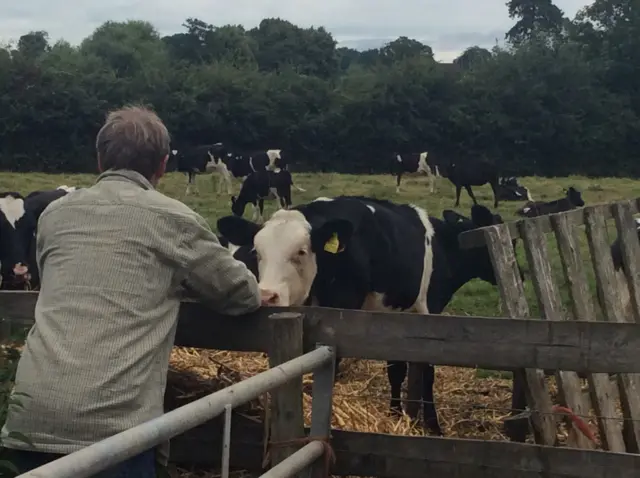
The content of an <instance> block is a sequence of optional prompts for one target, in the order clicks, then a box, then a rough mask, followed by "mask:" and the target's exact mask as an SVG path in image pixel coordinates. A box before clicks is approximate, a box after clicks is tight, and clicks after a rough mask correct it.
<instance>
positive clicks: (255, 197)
mask: <svg viewBox="0 0 640 478" xmlns="http://www.w3.org/2000/svg"><path fill="white" fill-rule="evenodd" d="M291 186H293V178H292V177H291V173H290V172H289V171H287V170H285V169H279V170H278V171H257V172H254V173H251V174H249V176H247V177H246V179H245V180H244V182H243V183H242V187H241V188H240V193H239V194H238V197H237V198H236V197H235V196H233V197H232V198H231V211H232V212H233V214H235V215H236V216H241V217H242V215H243V214H244V210H245V207H246V205H247V204H252V205H253V218H252V220H253V221H260V222H263V221H264V200H265V199H276V200H277V201H278V203H279V206H280V208H281V209H287V208H289V207H290V206H291Z"/></svg>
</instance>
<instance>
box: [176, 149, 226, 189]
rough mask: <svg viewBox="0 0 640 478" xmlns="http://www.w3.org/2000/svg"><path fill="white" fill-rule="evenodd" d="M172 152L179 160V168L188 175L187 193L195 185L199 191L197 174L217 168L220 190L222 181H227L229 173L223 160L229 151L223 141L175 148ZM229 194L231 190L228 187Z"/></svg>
mask: <svg viewBox="0 0 640 478" xmlns="http://www.w3.org/2000/svg"><path fill="white" fill-rule="evenodd" d="M171 154H172V155H173V156H174V157H175V158H176V160H177V170H178V171H180V172H181V173H185V174H186V175H187V190H186V192H185V194H187V195H188V194H189V193H190V192H191V188H192V187H193V186H195V190H196V193H199V192H200V191H199V189H198V183H197V181H196V175H197V174H201V173H205V172H207V171H209V170H215V171H217V172H218V173H219V175H220V176H219V177H220V179H219V183H218V191H219V190H220V188H221V185H222V182H223V181H225V178H226V176H225V173H226V174H228V171H227V166H226V164H225V162H223V161H221V160H223V159H226V158H227V157H228V154H229V153H228V152H227V151H226V149H225V146H224V145H223V144H222V143H215V144H205V145H200V146H194V147H191V148H185V149H179V150H178V149H174V150H172V151H171ZM228 192H229V194H231V190H230V189H228Z"/></svg>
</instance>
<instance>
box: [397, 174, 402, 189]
mask: <svg viewBox="0 0 640 478" xmlns="http://www.w3.org/2000/svg"><path fill="white" fill-rule="evenodd" d="M401 179H402V171H400V172H399V173H398V176H397V178H396V193H400V180H401Z"/></svg>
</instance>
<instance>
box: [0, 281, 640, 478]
mask: <svg viewBox="0 0 640 478" xmlns="http://www.w3.org/2000/svg"><path fill="white" fill-rule="evenodd" d="M36 298H37V292H5V293H0V316H1V317H5V318H7V319H11V320H12V321H15V320H17V321H19V322H22V323H23V324H28V323H29V322H32V320H33V312H34V306H35V301H36ZM281 310H284V309H280V310H279V309H277V308H269V309H262V310H260V311H258V312H257V313H254V314H250V315H247V316H244V317H233V318H229V317H223V316H218V315H216V314H214V313H212V312H211V311H210V310H208V309H206V308H205V307H204V306H202V305H200V304H198V303H197V302H191V301H186V302H184V303H183V304H182V308H181V311H180V317H179V323H178V331H177V334H176V342H175V343H176V345H179V346H188V347H201V348H212V349H222V350H236V351H248V352H269V350H270V348H271V347H270V343H271V339H270V336H271V334H270V332H269V328H270V325H269V320H267V319H268V315H270V314H272V313H274V312H279V311H281ZM286 310H287V311H289V312H300V313H301V314H303V327H302V329H303V330H302V332H303V333H302V336H301V337H299V338H298V339H296V338H295V337H292V338H291V341H290V343H289V345H288V346H287V349H289V350H293V349H295V348H296V347H297V349H298V353H303V352H307V351H310V350H312V349H314V348H315V346H316V344H318V343H322V344H326V345H331V346H333V347H334V348H336V353H337V354H338V356H340V357H353V358H361V359H374V360H387V359H392V360H406V361H414V362H430V363H433V364H437V365H453V366H466V367H476V366H483V367H485V368H489V369H497V370H511V369H515V368H533V369H536V368H541V369H553V370H555V369H558V368H561V369H564V370H571V371H575V372H583V373H593V372H602V373H606V372H614V373H615V372H625V373H628V372H640V361H638V360H637V358H638V357H639V356H640V328H639V327H637V326H636V325H635V324H626V323H613V324H612V323H602V322H586V321H572V322H564V321H541V320H536V319H511V318H509V319H506V318H505V319H503V318H484V317H453V316H440V315H424V316H422V315H417V314H406V313H393V314H391V313H375V312H364V311H351V310H339V309H327V308H315V307H312V308H290V309H286ZM612 345H614V346H615V347H612ZM271 349H272V348H271ZM271 353H274V352H273V349H272V352H271ZM294 388H295V392H294V391H293V389H294ZM290 393H291V395H290V397H289V398H288V403H289V404H290V405H291V406H290V408H289V410H288V413H287V414H288V416H289V419H290V422H291V423H296V425H295V426H291V427H290V428H289V432H290V431H291V430H296V429H297V435H298V436H300V437H302V436H304V431H303V430H302V429H301V426H300V424H301V423H303V421H302V401H301V396H300V394H301V382H300V383H296V384H295V385H293V384H292V387H291V390H290ZM221 436H222V427H221V423H220V422H219V421H218V420H214V421H212V422H210V423H209V424H207V425H202V426H200V427H198V428H196V429H194V430H192V431H190V432H186V433H185V434H183V435H181V436H179V437H176V438H175V439H173V440H172V446H171V450H172V451H171V455H172V459H173V460H174V461H176V462H190V463H194V464H201V465H211V466H217V465H219V463H220V460H219V457H218V455H219V453H218V450H219V449H220V448H219V447H220V446H221V440H222V438H221ZM288 438H291V436H290V435H289V437H288ZM231 444H232V445H231V457H230V463H231V466H235V467H240V468H243V469H248V470H250V471H256V472H260V471H262V458H263V453H264V429H263V425H262V424H258V423H255V422H251V421H249V420H247V419H243V418H241V417H239V416H235V417H234V421H233V425H232V430H231ZM331 445H332V447H333V449H334V451H335V454H336V462H335V464H334V465H333V468H332V474H334V475H343V476H346V475H357V476H381V477H383V476H384V477H389V478H404V477H415V476H428V474H430V473H433V474H434V476H449V477H452V478H462V477H465V478H471V477H473V478H476V477H499V478H501V477H504V478H507V477H509V478H532V477H545V478H549V477H553V478H556V477H557V478H560V477H562V478H569V477H572V478H573V477H575V478H591V477H593V478H596V477H598V478H601V477H602V476H613V475H614V474H615V476H616V478H630V477H631V476H635V475H636V473H637V470H639V469H640V455H632V454H626V453H623V454H620V453H610V452H601V451H594V450H579V449H572V448H558V447H551V446H541V445H529V444H522V443H509V442H494V441H483V440H466V439H450V438H435V437H433V438H432V437H404V436H393V435H383V434H372V433H360V432H348V431H340V430H332V439H331ZM212 451H213V452H212Z"/></svg>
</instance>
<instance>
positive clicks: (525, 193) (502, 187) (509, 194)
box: [498, 177, 533, 201]
mask: <svg viewBox="0 0 640 478" xmlns="http://www.w3.org/2000/svg"><path fill="white" fill-rule="evenodd" d="M498 199H500V200H501V201H533V198H532V197H531V193H530V192H529V188H526V187H524V186H522V185H521V184H519V183H518V179H517V178H515V177H509V178H500V182H499V183H498Z"/></svg>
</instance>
